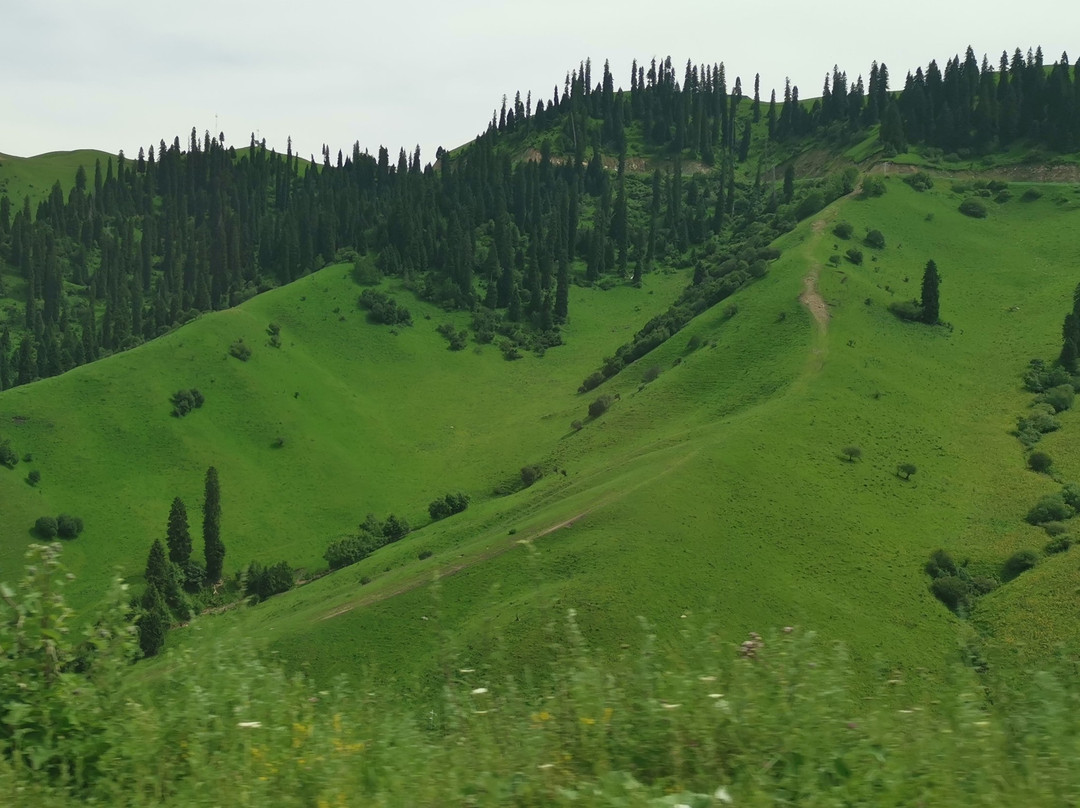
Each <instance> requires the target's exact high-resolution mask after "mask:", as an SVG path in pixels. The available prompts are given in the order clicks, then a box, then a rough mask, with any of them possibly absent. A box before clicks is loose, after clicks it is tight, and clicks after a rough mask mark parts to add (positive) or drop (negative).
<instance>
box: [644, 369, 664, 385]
mask: <svg viewBox="0 0 1080 808" xmlns="http://www.w3.org/2000/svg"><path fill="white" fill-rule="evenodd" d="M663 371H664V369H663V368H662V367H660V366H659V365H650V366H649V367H648V368H646V370H645V372H644V373H643V374H641V381H642V383H643V384H648V383H649V382H654V381H656V380H657V379H658V378H660V374H661V373H663Z"/></svg>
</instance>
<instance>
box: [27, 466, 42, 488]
mask: <svg viewBox="0 0 1080 808" xmlns="http://www.w3.org/2000/svg"><path fill="white" fill-rule="evenodd" d="M26 481H27V482H28V483H30V485H37V484H38V483H40V482H41V472H40V471H38V470H37V469H31V470H30V473H29V474H27V475H26Z"/></svg>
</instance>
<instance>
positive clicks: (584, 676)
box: [0, 548, 1080, 806]
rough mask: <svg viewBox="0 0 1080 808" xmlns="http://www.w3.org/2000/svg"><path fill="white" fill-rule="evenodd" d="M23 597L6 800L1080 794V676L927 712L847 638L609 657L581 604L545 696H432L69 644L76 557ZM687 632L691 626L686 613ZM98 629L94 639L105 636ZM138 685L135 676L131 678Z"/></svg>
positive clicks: (646, 639) (694, 642)
mask: <svg viewBox="0 0 1080 808" xmlns="http://www.w3.org/2000/svg"><path fill="white" fill-rule="evenodd" d="M36 552H37V556H36V558H34V559H33V563H32V565H31V567H30V568H29V571H28V574H27V577H26V579H25V580H24V582H23V584H22V586H21V587H20V588H19V589H18V590H15V589H11V588H5V589H4V590H3V602H4V612H5V613H4V619H3V624H2V625H0V674H2V677H0V695H3V698H4V703H3V715H2V723H0V743H2V749H3V755H2V756H0V794H2V795H4V797H3V799H2V803H3V804H4V805H5V806H38V805H49V806H52V805H65V804H74V803H80V802H82V803H95V804H103V805H112V806H127V805H130V806H139V805H175V806H202V805H206V806H210V805H230V806H248V805H251V806H264V805H274V806H294V805H295V806H352V805H364V806H367V805H375V806H379V805H387V806H390V805H394V806H397V805H401V806H442V805H482V806H486V805H491V806H494V805H523V806H525V805H536V806H541V805H543V806H547V805H576V806H580V805H599V806H636V805H655V806H661V805H678V804H683V805H691V806H718V805H728V804H730V805H736V806H743V805H746V806H755V805H800V806H816V805H829V806H834V805H844V806H858V805H867V806H869V805H960V804H963V805H1000V804H1002V801H1003V800H1005V799H1009V800H1013V801H1015V800H1020V801H1021V802H1020V803H1019V804H1027V805H1040V806H1049V805H1067V804H1075V803H1076V802H1077V801H1078V799H1080V767H1077V766H1076V765H1075V761H1076V760H1080V722H1077V721H1076V720H1075V716H1076V715H1077V707H1078V697H1080V685H1078V684H1077V683H1076V679H1075V677H1074V676H1071V675H1069V674H1070V673H1071V672H1070V671H1065V670H1062V671H1061V672H1059V673H1058V674H1050V673H1038V674H1034V675H1032V676H1031V677H1030V678H1029V679H1027V680H1026V681H1024V682H1023V683H1022V686H1021V687H1017V688H1010V687H1008V686H1006V685H1005V684H1003V683H1000V682H992V683H986V682H976V681H975V679H974V678H973V677H972V676H971V675H969V674H968V673H967V672H963V671H961V672H958V673H957V679H956V681H954V682H949V683H945V684H942V685H941V686H940V688H939V689H938V690H937V691H936V694H935V695H936V698H932V699H924V700H922V701H921V702H920V703H912V702H910V701H908V700H906V698H905V696H904V695H903V694H904V693H905V692H907V691H906V688H905V687H904V685H903V683H902V682H898V681H897V680H888V681H883V682H882V683H881V689H880V692H879V693H878V694H877V695H875V696H873V697H869V698H868V697H864V696H861V695H859V694H858V693H857V692H855V691H854V690H853V689H851V687H849V683H848V673H847V671H848V664H847V661H846V659H845V656H844V653H843V649H842V648H839V647H832V648H830V647H823V646H822V644H821V643H820V642H818V641H817V640H816V639H815V637H814V635H813V634H812V633H809V632H805V631H802V630H800V629H784V630H782V631H779V632H776V633H775V634H772V635H769V636H767V637H765V638H761V637H758V636H756V635H754V636H752V637H751V638H750V639H749V640H748V641H747V642H745V643H743V644H742V645H741V646H732V645H731V644H730V643H727V642H724V641H721V640H719V639H718V638H717V637H716V635H714V634H713V633H712V632H710V630H709V629H708V628H707V627H704V626H698V625H696V626H691V627H690V628H688V629H687V630H686V631H684V632H683V633H682V636H681V637H679V638H678V641H677V642H674V643H669V644H667V646H669V647H670V650H664V651H661V650H659V646H658V643H657V641H656V638H655V637H653V636H651V635H650V632H649V630H648V627H647V626H645V625H644V624H643V627H642V631H641V634H640V636H639V637H638V638H637V641H636V642H632V643H631V647H628V648H627V649H626V651H625V655H624V656H623V657H622V658H620V659H618V660H616V661H614V662H600V661H599V660H598V659H597V657H596V656H595V655H594V654H593V653H592V652H591V650H590V648H589V647H588V645H587V644H586V643H585V642H584V641H583V640H582V638H581V636H580V634H579V633H578V631H577V628H576V624H575V621H574V615H573V613H569V614H568V615H566V618H565V623H564V624H563V626H562V627H561V629H560V630H558V631H557V632H556V635H557V636H559V637H560V640H559V642H558V644H557V647H553V650H552V653H553V660H554V661H553V674H552V676H551V677H550V679H546V680H545V681H544V682H542V683H530V684H525V683H523V682H521V681H518V680H514V679H501V678H499V679H496V678H490V677H486V676H485V675H483V674H482V673H481V672H479V671H475V670H469V669H459V670H454V671H452V672H451V673H450V674H448V676H447V682H446V686H445V689H444V691H443V693H442V695H441V697H440V698H439V699H437V700H435V701H434V702H432V703H430V704H428V705H424V706H423V707H418V706H416V705H405V704H401V703H399V702H397V701H395V698H394V695H393V694H392V693H389V692H386V691H385V690H382V689H380V687H379V685H378V683H377V682H376V683H370V682H368V683H364V684H362V685H358V684H353V683H349V682H347V681H344V680H341V681H339V682H337V683H335V684H334V685H332V686H331V687H330V688H329V689H323V690H320V689H317V688H316V686H315V685H313V684H311V682H310V681H308V680H306V679H305V678H303V677H299V676H289V675H286V674H285V673H283V672H282V671H281V670H279V669H278V668H277V667H276V666H275V665H273V664H268V663H266V662H264V661H261V660H259V659H256V658H253V657H252V656H251V655H249V654H248V653H246V652H245V650H244V649H243V648H242V647H236V646H233V647H228V648H226V647H221V648H219V649H218V650H216V651H215V652H213V653H212V654H209V655H203V656H202V657H196V656H195V655H194V654H193V653H188V654H186V655H184V654H180V655H176V656H175V657H174V658H173V659H172V660H171V661H172V663H173V664H172V667H171V670H170V671H169V673H168V674H167V677H161V678H159V679H158V680H156V681H154V682H152V683H150V682H147V681H146V680H145V678H144V677H142V676H139V675H135V676H132V675H131V673H132V669H130V668H127V667H125V666H121V665H120V664H118V663H120V662H122V661H124V660H126V659H127V658H128V655H129V648H130V645H131V637H130V634H129V633H128V632H126V631H125V630H124V628H123V626H122V625H121V624H119V623H117V622H115V618H116V615H117V612H116V611H115V610H114V611H112V612H110V614H111V615H112V617H109V616H108V615H107V616H106V617H104V618H103V619H102V620H100V621H98V623H97V624H96V626H95V627H94V629H93V630H92V631H90V632H89V634H88V636H89V637H91V640H92V641H91V642H90V645H87V643H86V641H85V639H82V640H75V639H73V638H69V637H68V636H67V631H66V627H65V625H64V622H65V620H66V618H67V617H68V616H69V613H68V612H66V611H65V610H64V607H63V602H62V597H61V586H62V583H63V581H64V579H65V578H64V575H63V572H62V569H61V567H60V566H59V561H58V558H57V555H56V552H55V550H52V549H49V548H38V549H37V550H36ZM687 622H688V623H692V622H694V621H692V620H688V621H687ZM94 638H96V639H94ZM134 670H135V672H136V674H137V672H138V668H135V669H134Z"/></svg>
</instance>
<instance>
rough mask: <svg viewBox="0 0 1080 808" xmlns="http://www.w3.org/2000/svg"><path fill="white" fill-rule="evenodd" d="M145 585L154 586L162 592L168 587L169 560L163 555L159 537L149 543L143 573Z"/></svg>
mask: <svg viewBox="0 0 1080 808" xmlns="http://www.w3.org/2000/svg"><path fill="white" fill-rule="evenodd" d="M143 577H144V578H146V584H147V586H151V587H154V588H156V589H157V590H158V592H161V593H162V594H164V593H165V592H167V591H168V589H169V579H170V578H171V577H172V572H171V570H170V569H169V560H168V559H167V558H166V556H165V546H164V545H163V544H162V543H161V540H160V539H154V543H153V544H151V545H150V555H149V556H147V558H146V571H145V572H144V573H143Z"/></svg>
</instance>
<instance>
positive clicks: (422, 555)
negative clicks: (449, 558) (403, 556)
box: [416, 550, 435, 561]
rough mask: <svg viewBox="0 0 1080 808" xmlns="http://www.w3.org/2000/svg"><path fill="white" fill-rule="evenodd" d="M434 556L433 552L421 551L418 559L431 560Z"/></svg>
mask: <svg viewBox="0 0 1080 808" xmlns="http://www.w3.org/2000/svg"><path fill="white" fill-rule="evenodd" d="M433 555H435V554H434V553H433V552H431V550H421V551H420V552H419V553H417V555H416V557H417V558H418V559H420V560H421V561H423V560H424V559H426V558H431V557H432V556H433Z"/></svg>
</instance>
